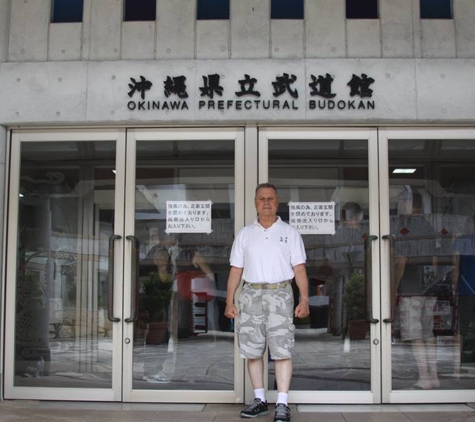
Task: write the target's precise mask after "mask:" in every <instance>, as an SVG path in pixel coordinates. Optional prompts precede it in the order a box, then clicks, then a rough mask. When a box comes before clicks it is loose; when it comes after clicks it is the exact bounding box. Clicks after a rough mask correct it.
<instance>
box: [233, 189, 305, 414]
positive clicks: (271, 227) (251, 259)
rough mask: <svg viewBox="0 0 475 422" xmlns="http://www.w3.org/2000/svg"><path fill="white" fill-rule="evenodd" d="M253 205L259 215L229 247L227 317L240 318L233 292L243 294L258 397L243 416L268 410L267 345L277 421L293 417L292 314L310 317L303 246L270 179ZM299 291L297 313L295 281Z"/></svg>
mask: <svg viewBox="0 0 475 422" xmlns="http://www.w3.org/2000/svg"><path fill="white" fill-rule="evenodd" d="M254 203H255V206H256V210H257V219H256V220H255V221H254V223H253V224H250V225H248V226H246V227H244V228H243V229H242V230H241V231H240V232H239V233H238V235H237V236H236V239H235V240H234V244H233V248H232V251H231V258H230V262H231V270H230V273H229V279H228V289H227V299H226V310H225V315H226V316H227V317H228V318H236V317H237V316H238V309H237V307H236V306H235V304H234V295H235V293H236V290H237V288H238V286H239V284H240V282H241V278H242V279H243V280H244V285H243V289H242V294H241V296H240V297H239V321H238V325H237V327H238V328H237V333H238V341H239V349H240V356H241V357H242V358H245V359H247V360H248V362H247V367H248V371H249V376H250V378H251V383H252V387H253V389H254V395H255V399H254V401H253V402H252V403H251V405H249V406H248V407H247V408H246V409H244V410H243V411H242V412H241V417H242V418H255V417H257V416H260V415H267V414H268V407H267V401H266V396H265V390H264V361H263V355H264V352H265V347H266V344H267V345H268V347H269V352H270V356H271V358H272V359H274V360H275V375H276V382H277V392H278V395H277V402H276V406H275V415H274V421H290V409H289V407H288V402H287V398H288V393H289V387H290V380H291V378H292V359H291V358H292V350H293V347H294V342H295V340H294V329H295V326H294V324H293V317H294V315H295V317H297V318H305V317H306V316H308V315H309V307H308V279H307V272H306V269H305V260H306V256H305V248H304V244H303V241H302V238H301V236H300V234H299V233H298V232H297V230H295V229H294V228H293V227H291V226H290V225H288V224H286V223H284V222H283V221H282V220H281V219H280V217H278V216H277V208H278V205H279V200H278V197H277V189H276V188H275V186H274V185H272V184H270V183H263V184H260V185H259V186H257V188H256V195H255V198H254ZM294 277H295V281H296V283H297V286H298V288H299V291H300V301H299V304H298V306H297V307H296V308H295V311H294V299H293V292H292V286H291V281H292V279H293V278H294Z"/></svg>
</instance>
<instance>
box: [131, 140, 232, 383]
mask: <svg viewBox="0 0 475 422" xmlns="http://www.w3.org/2000/svg"><path fill="white" fill-rule="evenodd" d="M167 201H187V204H189V205H190V207H191V204H192V203H193V202H192V201H211V203H212V206H211V220H212V221H211V229H212V232H211V233H209V234H208V233H191V232H187V231H189V230H181V232H180V233H172V232H169V231H167V230H166V223H167V207H166V204H167ZM175 211H176V212H175ZM175 211H171V212H172V214H170V215H169V218H171V219H175V218H178V222H182V223H187V224H192V221H191V218H190V221H185V217H183V213H182V212H181V211H180V210H179V209H177V210H175ZM190 215H191V217H192V218H198V219H200V220H201V219H206V218H208V217H209V213H208V212H207V211H205V210H204V209H203V208H198V207H197V208H193V211H192V212H191V213H190ZM135 236H136V237H137V238H138V239H139V242H140V267H139V278H140V288H139V313H138V315H139V318H138V321H137V322H136V323H135V327H134V328H135V329H134V345H135V347H134V357H133V360H134V372H133V378H134V379H133V386H134V388H135V389H167V390H179V389H188V390H189V389H194V390H197V389H199V390H233V389H234V333H233V326H232V324H231V322H230V320H229V319H227V318H225V317H224V307H225V299H226V283H227V277H228V274H229V253H230V249H231V246H232V241H233V237H234V142H233V141H164V142H138V143H137V168H136V192H135Z"/></svg>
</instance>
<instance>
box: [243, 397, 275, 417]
mask: <svg viewBox="0 0 475 422" xmlns="http://www.w3.org/2000/svg"><path fill="white" fill-rule="evenodd" d="M268 414H269V410H268V408H267V402H265V401H262V400H261V399H254V401H253V402H252V403H251V404H250V405H249V406H247V407H246V408H245V409H244V410H243V411H242V412H241V418H257V417H258V416H261V415H268Z"/></svg>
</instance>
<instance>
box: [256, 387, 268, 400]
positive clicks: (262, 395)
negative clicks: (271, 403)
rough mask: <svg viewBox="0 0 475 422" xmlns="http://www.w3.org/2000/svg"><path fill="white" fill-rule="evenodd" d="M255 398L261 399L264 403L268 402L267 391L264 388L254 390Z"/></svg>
mask: <svg viewBox="0 0 475 422" xmlns="http://www.w3.org/2000/svg"><path fill="white" fill-rule="evenodd" d="M254 397H255V398H256V399H261V400H262V401H267V400H266V390H264V389H263V388H256V389H255V390H254Z"/></svg>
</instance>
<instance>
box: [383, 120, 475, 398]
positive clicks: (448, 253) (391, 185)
mask: <svg viewBox="0 0 475 422" xmlns="http://www.w3.org/2000/svg"><path fill="white" fill-rule="evenodd" d="M380 147H381V149H380V163H381V190H380V195H381V233H382V234H383V235H384V236H383V241H382V244H381V247H382V249H381V258H382V262H381V265H382V267H381V268H382V279H383V280H389V281H390V282H386V283H384V282H383V285H382V286H383V291H382V298H383V302H382V307H383V309H384V310H385V312H384V313H383V325H382V329H383V331H382V339H383V354H382V356H383V368H387V369H385V370H383V372H382V375H383V401H384V402H388V403H411V402H419V403H420V402H426V403H427V402H468V401H471V400H472V399H473V395H474V390H475V301H474V298H475V246H474V245H475V235H474V233H475V224H474V221H475V220H474V216H475V175H474V172H473V168H474V164H475V131H474V130H471V129H457V128H451V129H442V128H441V129H432V130H427V129H397V130H384V131H381V134H380Z"/></svg>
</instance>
